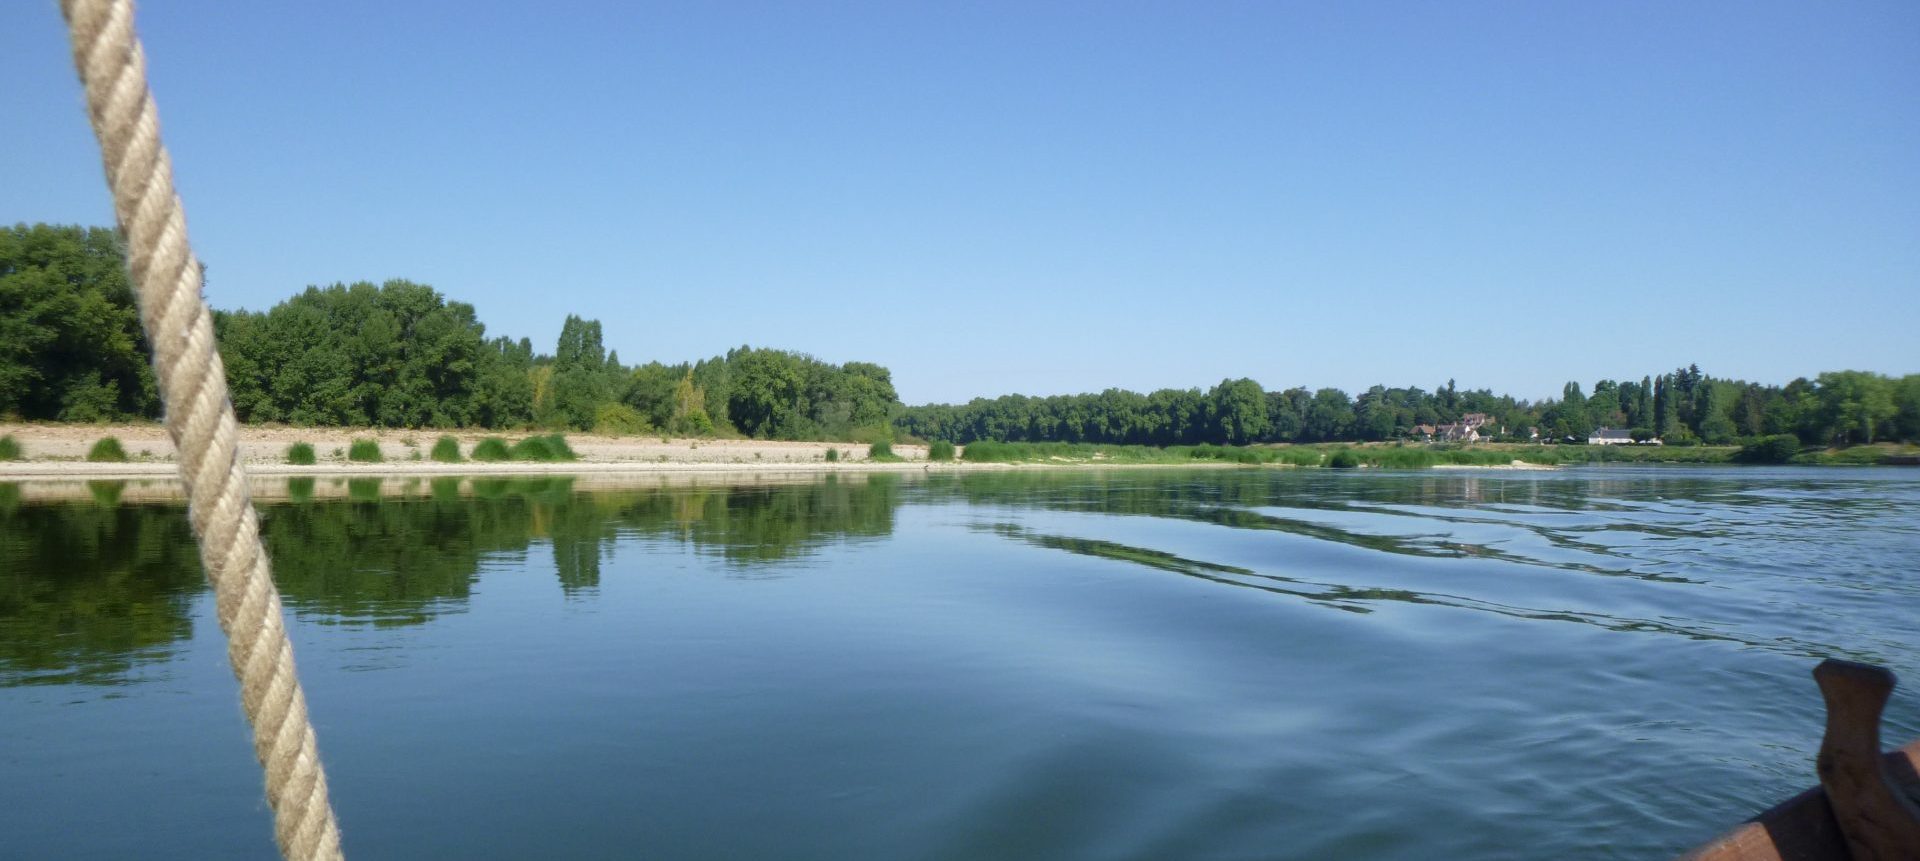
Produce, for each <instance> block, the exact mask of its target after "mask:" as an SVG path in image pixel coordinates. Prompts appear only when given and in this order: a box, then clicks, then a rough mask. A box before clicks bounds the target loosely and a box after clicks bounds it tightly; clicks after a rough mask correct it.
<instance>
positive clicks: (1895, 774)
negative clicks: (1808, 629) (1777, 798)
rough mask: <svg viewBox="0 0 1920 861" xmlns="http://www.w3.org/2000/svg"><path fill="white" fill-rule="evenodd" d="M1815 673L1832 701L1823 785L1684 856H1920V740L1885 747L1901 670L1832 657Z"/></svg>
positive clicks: (1773, 860)
mask: <svg viewBox="0 0 1920 861" xmlns="http://www.w3.org/2000/svg"><path fill="white" fill-rule="evenodd" d="M1813 677H1814V680H1815V681H1816V682H1818V683H1819V685H1820V692H1821V694H1822V695H1823V696H1824V697H1825V698H1826V703H1827V729H1826V737H1825V739H1824V740H1823V741H1822V742H1821V745H1820V758H1819V771H1820V783H1821V785H1820V786H1818V787H1815V788H1813V789H1809V790H1807V791H1806V792H1802V793H1800V794H1799V795H1796V796H1794V797H1793V798H1790V799H1788V800H1786V801H1784V802H1782V803H1780V804H1779V805H1777V806H1775V807H1773V808H1772V809H1770V810H1768V811H1766V812H1765V813H1762V814H1760V815H1759V816H1756V817H1754V818H1753V819H1752V820H1750V821H1748V822H1746V823H1744V824H1742V825H1741V826H1740V827H1738V828H1735V829H1734V830H1732V831H1730V832H1728V833H1726V834H1724V835H1721V836H1720V837H1719V838H1717V839H1715V840H1713V841H1712V842H1710V843H1708V844H1706V845H1705V846H1701V847H1700V848H1698V849H1695V850H1694V851H1693V852H1691V853H1688V854H1687V855H1686V856H1685V857H1684V861H1829V859H1831V861H1920V741H1914V742H1913V743H1911V744H1908V745H1907V746H1906V747H1904V748H1901V749H1899V750H1896V751H1892V752H1890V753H1886V754H1882V753H1881V752H1880V713H1881V711H1882V710H1884V709H1885V708H1886V704H1887V697H1888V695H1889V694H1891V693H1892V691H1893V686H1894V676H1893V673H1891V672H1888V671H1887V670H1885V669H1882V668H1880V667H1875V666H1871V665H1868V664H1860V663H1854V662H1852V661H1840V660H1832V659H1829V660H1826V661H1823V662H1821V664H1820V666H1819V667H1816V668H1815V669H1814V671H1813Z"/></svg>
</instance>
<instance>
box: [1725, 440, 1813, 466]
mask: <svg viewBox="0 0 1920 861" xmlns="http://www.w3.org/2000/svg"><path fill="white" fill-rule="evenodd" d="M1799 453H1800V438H1799V437H1797V436H1794V435H1793V434H1785V433H1783V434H1774V435H1773V436H1763V437H1761V438H1759V439H1757V440H1754V441H1752V442H1750V443H1747V444H1746V445H1743V446H1741V447H1740V450H1739V451H1738V452H1735V453H1734V455H1733V459H1734V460H1736V461H1738V462H1740V463H1786V462H1787V461H1789V460H1792V459H1793V456H1794V455H1797V454H1799Z"/></svg>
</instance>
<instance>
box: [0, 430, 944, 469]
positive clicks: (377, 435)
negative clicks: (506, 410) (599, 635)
mask: <svg viewBox="0 0 1920 861" xmlns="http://www.w3.org/2000/svg"><path fill="white" fill-rule="evenodd" d="M443 434H444V435H450V436H452V437H454V438H455V439H457V440H459V441H460V448H461V450H462V451H463V452H471V451H472V450H473V446H474V444H475V443H477V442H479V441H480V440H481V439H482V438H483V437H487V436H502V437H505V438H506V439H507V440H508V441H509V442H511V441H513V440H517V439H520V438H521V437H524V436H526V435H527V434H524V433H503V434H492V433H485V432H474V431H430V430H429V431H408V430H367V429H358V430H355V429H342V428H290V427H246V428H242V429H241V432H240V458H241V460H242V462H244V463H245V464H246V466H247V471H248V472H249V473H252V474H256V475H296V474H297V475H397V474H406V475H476V474H488V475H549V474H556V473H566V474H571V475H582V474H595V473H619V472H762V471H766V472H802V471H841V472H858V471H876V470H902V469H913V470H922V469H927V468H934V469H958V468H961V467H960V466H959V465H957V464H935V463H931V462H929V461H928V460H927V449H926V447H925V446H914V445H896V446H894V447H893V452H894V455H895V456H897V457H899V458H900V461H899V462H876V461H873V460H871V459H869V458H868V457H867V447H866V446H864V445H858V444H855V443H829V442H777V441H772V440H713V439H672V438H663V437H658V436H653V437H609V436H598V435H595V434H568V435H567V444H568V445H569V446H571V447H572V448H573V450H574V453H575V454H578V455H579V457H580V459H579V460H577V461H572V462H567V463H476V462H472V461H468V462H465V463H435V462H433V461H431V460H427V459H426V457H427V452H428V451H430V450H431V449H432V447H433V443H434V441H435V440H437V439H439V438H440V437H441V436H442V435H443ZM0 436H12V437H13V438H14V440H15V441H16V442H18V443H19V444H20V447H21V450H22V454H23V456H24V459H23V460H17V461H0V477H13V478H148V477H161V476H167V475H172V474H173V473H174V470H175V468H176V467H175V461H174V458H175V453H174V448H173V442H172V441H171V440H169V439H168V438H167V432H166V429H165V428H163V427H161V426H160V425H158V424H121V425H64V424H4V423H0ZM109 436H111V437H115V438H117V439H119V440H120V445H121V447H123V448H124V449H126V452H127V456H128V459H129V460H128V462H127V463H88V462H87V461H86V460H85V458H86V455H87V450H88V449H90V448H91V447H92V446H93V444H94V443H95V442H97V441H98V440H100V439H101V438H103V437H109ZM356 439H372V440H375V441H376V442H378V443H379V445H380V453H381V456H382V457H383V458H385V461H384V462H383V463H377V464H376V463H354V462H351V461H348V460H347V458H346V451H347V447H348V445H350V444H351V443H352V441H353V440H356ZM296 442H304V443H309V444H311V445H312V446H313V448H314V452H315V454H316V455H317V456H318V461H319V462H318V463H316V464H315V465H313V466H290V465H288V464H287V462H286V452H287V447H288V446H290V445H292V444H294V443H296ZM828 449H833V450H836V451H838V452H839V453H840V459H839V461H838V462H836V463H829V462H827V450H828ZM969 468H971V467H969Z"/></svg>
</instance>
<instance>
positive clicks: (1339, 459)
mask: <svg viewBox="0 0 1920 861" xmlns="http://www.w3.org/2000/svg"><path fill="white" fill-rule="evenodd" d="M1327 465H1328V466H1330V467H1333V468H1334V469H1353V468H1354V467H1356V466H1359V465H1360V458H1359V457H1357V456H1355V455H1354V453H1353V449H1348V448H1343V449H1340V450H1339V451H1336V452H1334V453H1333V457H1330V458H1328V459H1327Z"/></svg>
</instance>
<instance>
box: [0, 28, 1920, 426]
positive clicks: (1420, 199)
mask: <svg viewBox="0 0 1920 861" xmlns="http://www.w3.org/2000/svg"><path fill="white" fill-rule="evenodd" d="M138 23H139V28H140V30H141V33H142V35H143V37H144V38H145V40H146V43H147V50H148V54H149V66H150V70H151V76H152V79H153V84H154V89H155V93H156V97H157V99H158V101H159V105H160V114H161V120H162V126H163V133H164V135H165V138H166V140H167V142H168V144H169V146H170V147H171V148H172V150H173V156H174V163H175V170H176V174H177V177H178V182H179V186H180V188H181V191H182V194H183V197H184V198H185V201H186V205H187V213H188V219H189V224H190V229H191V233H192V237H193V240H194V243H195V246H196V248H197V249H198V250H199V252H200V256H201V257H202V258H203V259H204V260H205V261H206V262H207V263H208V265H209V267H210V283H209V286H208V290H207V293H208V298H209V300H210V301H211V302H212V303H213V304H214V305H215V306H216V307H223V308H234V307H247V308H256V309H258V308H264V307H267V306H270V305H272V304H273V303H275V302H277V301H279V300H281V299H283V298H285V297H286V296H288V295H290V294H291V293H293V292H295V291H297V290H299V289H300V288H302V287H304V286H306V285H308V284H325V283H332V282H336V281H356V280H374V281H378V280H384V279H388V278H410V279H413V280H416V281H423V282H426V283H430V284H432V285H434V286H435V287H437V288H439V289H440V290H441V291H442V292H444V293H446V294H447V295H449V296H450V297H453V298H457V299H461V300H464V301H467V302H470V303H472V304H473V305H475V306H476V308H477V309H478V311H479V315H480V318H481V320H482V321H484V322H485V323H486V324H487V327H488V330H489V331H490V332H492V333H505V334H510V335H513V336H516V337H518V336H523V335H524V336H530V337H532V338H533V340H534V342H535V344H536V345H537V346H540V347H541V348H542V349H547V350H550V349H552V344H553V340H554V338H555V337H556V336H557V334H558V332H559V329H560V323H561V320H562V318H563V317H564V316H565V315H566V314H567V313H568V312H574V313H579V314H582V315H584V316H588V317H597V318H599V319H600V320H601V321H602V322H603V324H604V325H605V328H606V337H607V342H608V346H610V347H612V348H615V349H617V350H618V351H619V353H620V357H621V359H622V360H624V361H627V362H629V363H632V362H636V361H642V360H647V359H656V358H657V359H661V360H664V361H678V360H683V359H691V358H696V357H700V356H706V355H712V354H715V353H719V352H722V351H724V350H725V349H727V348H728V347H730V346H737V345H739V344H742V343H749V342H750V343H753V344H755V345H766V346H776V347H784V348H790V349H797V350H803V351H807V352H810V353H813V354H815V355H818V356H820V357H822V358H824V359H828V360H832V361H845V360H849V359H861V360H868V361H875V362H879V363H881V364H884V365H887V366H888V367H890V368H892V369H893V371H894V379H895V382H896V384H897V386H898V388H899V390H900V393H901V395H902V396H903V398H905V399H906V400H907V401H908V402H910V403H913V402H924V401H929V400H964V399H966V398H969V397H973V396H978V395H996V394H1001V393H1006V392H1013V391H1018V392H1026V393H1033V394H1052V393H1061V392H1075V391H1097V390H1099V389H1103V388H1106V387H1109V386H1122V387H1127V388H1133V389H1138V390H1143V391H1144V390H1149V389H1154V388H1160V387H1167V386H1174V387H1188V386H1202V387H1204V386H1208V385H1211V384H1213V383H1216V382H1218V381H1219V380H1220V379H1222V378H1224V377H1230V376H1231V377H1239V376H1251V377H1253V378H1254V379H1256V380H1259V381H1260V382H1261V383H1262V384H1264V385H1267V386H1268V387H1273V388H1278V387H1287V386H1293V385H1308V386H1316V387H1317V386H1328V385H1330V386H1337V387H1341V388H1345V389H1347V390H1349V391H1350V392H1353V391H1359V390H1363V389H1365V388H1366V387H1367V386H1369V385H1372V384H1374V383H1386V384H1388V385H1420V386H1423V387H1426V388H1429V389H1431V388H1434V387H1436V386H1438V385H1441V384H1444V382H1445V381H1446V380H1447V379H1448V378H1449V377H1453V378H1456V379H1457V380H1458V381H1459V384H1460V385H1461V386H1463V387H1469V386H1470V387H1476V388H1477V387H1483V386H1484V387H1491V388H1493V389H1494V390H1496V391H1502V392H1511V393H1513V394H1515V395H1518V396H1521V397H1536V398H1537V397H1545V396H1549V395H1553V396H1557V395H1558V393H1559V390H1560V387H1561V385H1562V384H1563V383H1564V382H1565V381H1567V380H1570V379H1577V380H1580V381H1582V382H1583V383H1584V384H1587V385H1591V383H1592V381H1593V380H1595V379H1597V378H1600V377H1632V378H1636V379H1637V378H1638V377H1640V376H1641V375H1643V374H1646V373H1657V372H1659V371H1661V370H1663V369H1671V368H1673V367H1675V366H1677V365H1682V364H1685V363H1688V362H1698V363H1699V364H1700V365H1701V366H1702V368H1703V369H1705V370H1706V371H1707V372H1709V373H1711V374H1714V375H1716V376H1732V377H1744V378H1748V379H1756V380H1763V381H1769V382H1784V381H1786V380H1788V379H1791V378H1792V377H1794V376H1799V375H1810V374H1813V373H1815V372H1818V371H1821V370H1832V369H1839V368H1863V369H1870V370H1877V371H1882V372H1888V373H1910V372H1915V371H1920V336H1916V333H1920V50H1916V49H1915V45H1916V44H1920V4H1915V3H1911V2H1889V3H1872V2H1862V3H1845V4H1828V3H1753V2H1739V3H1709V2H1699V3H1671V2H1650V3H1631V2H1619V3H1612V2H1610V3H1541V2H1514V3H1367V4H1344V3H1338V4H1336V3H1297V4H1291V3H1276V2H1259V3H1230V2H1221V3H1159V4H1143V3H1112V2H1103V3H1086V4H1071V3H1051V2H1048V3H1032V2H1014V3H949V4H923V3H874V4H840V3H785V4H755V3H743V2H730V3H685V4H675V5H652V4H642V3H564V2H562V3H538V4H536V3H526V4H515V5H507V4H489V3H454V2H438V3H435V2H410V3H392V2H328V3H291V2H273V3H214V2H186V0H151V2H148V3H147V4H145V5H144V6H142V7H141V8H140V12H139V19H138ZM0 80H4V81H6V82H7V84H6V86H5V87H0V117H4V118H5V119H4V122H0V222H4V223H12V222H18V221H25V222H35V221H49V222H59V223H89V224H105V223H110V220H111V217H112V216H111V209H110V207H109V205H108V202H107V198H106V194H105V191H104V187H103V185H102V181H101V177H100V168H99V163H98V156H97V154H96V151H95V149H94V144H93V142H92V138H91V135H90V133H89V131H88V129H87V127H86V122H85V115H84V113H83V110H82V107H81V105H82V101H81V94H80V90H79V86H78V84H77V83H76V82H75V80H74V76H73V71H72V65H71V61H70V60H69V58H68V56H67V49H66V45H65V34H64V31H63V29H62V27H61V24H60V20H59V15H58V12H57V8H56V4H55V3H54V2H52V0H44V2H39V0H34V1H33V2H9V3H4V4H0Z"/></svg>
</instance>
